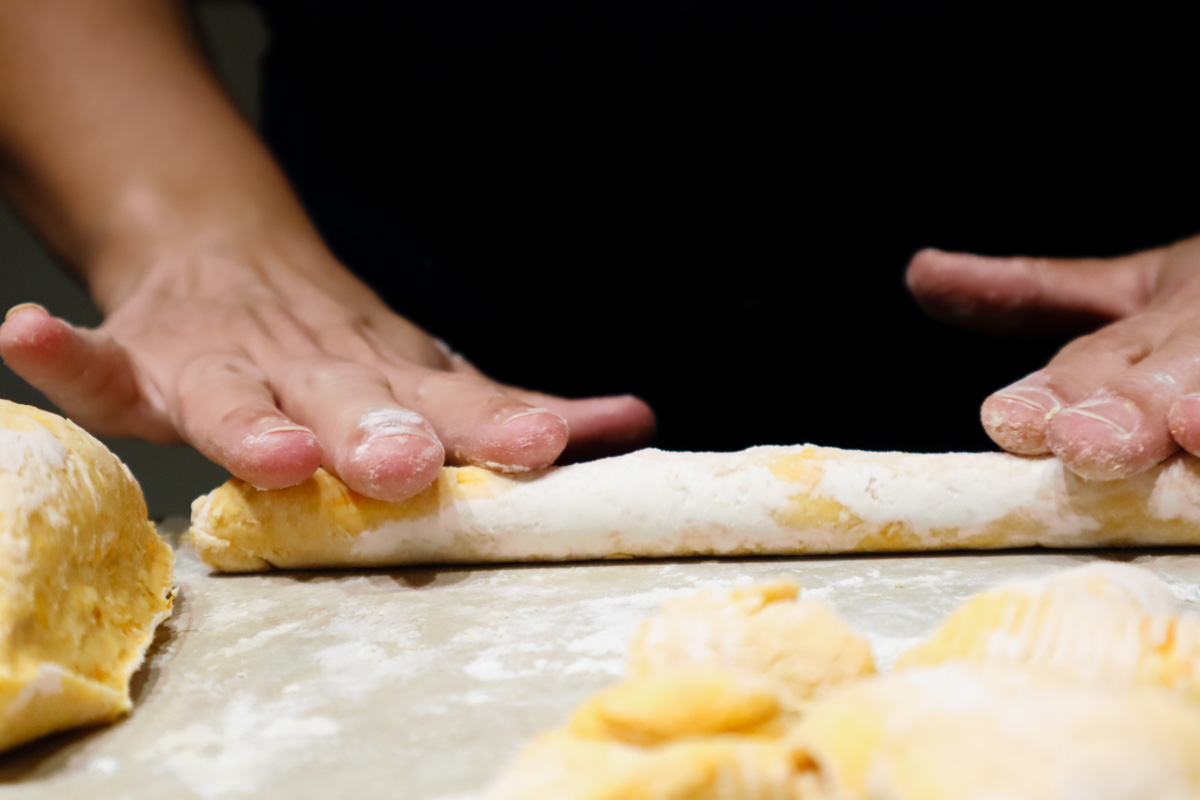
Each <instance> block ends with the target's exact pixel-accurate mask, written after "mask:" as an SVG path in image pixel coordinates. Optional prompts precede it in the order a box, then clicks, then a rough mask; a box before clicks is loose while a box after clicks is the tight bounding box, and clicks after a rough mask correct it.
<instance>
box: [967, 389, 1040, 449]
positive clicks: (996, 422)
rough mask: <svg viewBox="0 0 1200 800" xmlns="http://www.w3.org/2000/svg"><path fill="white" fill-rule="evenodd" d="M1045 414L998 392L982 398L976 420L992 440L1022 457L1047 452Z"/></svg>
mask: <svg viewBox="0 0 1200 800" xmlns="http://www.w3.org/2000/svg"><path fill="white" fill-rule="evenodd" d="M1047 414H1048V412H1047V411H1045V410H1044V409H1042V408H1038V407H1036V406H1032V405H1030V404H1028V403H1027V402H1025V401H1024V400H1022V399H1020V398H1015V397H1012V396H1009V395H1006V394H1003V393H1000V392H998V393H996V394H994V395H992V396H991V397H989V398H987V399H986V400H984V401H983V405H982V406H981V407H980V409H979V419H980V422H982V423H983V429H984V430H985V431H986V432H987V435H988V436H990V437H991V439H992V441H993V442H995V443H996V444H997V445H999V446H1000V447H1002V448H1003V449H1005V450H1007V451H1008V452H1010V453H1016V454H1017V455H1022V456H1033V455H1044V454H1046V453H1049V452H1050V448H1049V446H1048V445H1047V444H1046V421H1047Z"/></svg>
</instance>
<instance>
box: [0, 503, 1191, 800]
mask: <svg viewBox="0 0 1200 800" xmlns="http://www.w3.org/2000/svg"><path fill="white" fill-rule="evenodd" d="M173 528H174V530H179V529H180V528H182V522H180V523H179V524H177V525H175V526H173ZM1097 557H1113V558H1119V559H1120V560H1132V561H1134V562H1135V563H1138V564H1141V565H1143V566H1146V567H1149V568H1151V569H1153V570H1154V571H1155V572H1156V573H1157V574H1159V575H1160V576H1161V577H1163V578H1164V579H1165V580H1167V582H1168V583H1169V584H1171V586H1172V587H1173V589H1174V590H1175V592H1176V593H1177V594H1178V595H1180V596H1181V597H1182V598H1183V599H1184V600H1185V601H1186V602H1187V604H1188V605H1189V607H1191V608H1193V609H1197V610H1200V551H1192V550H1189V551H1175V552H1171V553H1162V554H1154V555H1147V554H1144V553H1141V552H1139V551H1117V552H1108V553H1105V554H1101V555H1099V556H1098V555H1097V554H1095V553H1086V552H1072V553H1052V552H1016V553H983V554H966V555H961V554H950V555H922V556H882V557H842V558H809V559H792V558H778V559H750V560H727V561H671V562H668V561H659V562H615V563H586V564H573V565H535V566H517V567H513V566H506V567H453V568H436V567H435V568H419V569H402V570H373V571H357V572H354V571H351V572H297V573H267V574H263V575H245V576H217V575H213V574H211V573H210V572H209V570H208V568H207V567H205V566H204V565H203V564H201V563H200V562H199V561H198V559H197V558H196V556H195V554H194V553H193V552H192V551H191V550H190V549H189V548H187V547H184V548H182V549H181V550H179V552H178V561H177V567H176V570H177V579H178V583H179V587H180V593H179V596H178V598H177V600H176V604H177V611H176V613H175V615H174V616H173V617H172V618H171V619H170V620H169V621H168V622H167V623H165V624H164V626H163V628H162V630H161V632H160V636H159V639H158V641H157V643H156V645H155V647H154V648H152V650H151V652H150V654H149V656H148V661H147V666H146V668H145V669H144V670H143V671H142V673H140V674H139V675H138V676H137V677H136V678H135V680H134V692H133V695H134V709H133V712H132V714H131V715H130V716H129V717H127V718H126V719H125V720H123V721H122V722H120V723H118V724H116V725H114V726H112V727H109V728H104V729H95V730H91V731H85V732H80V733H73V734H65V735H61V736H58V737H54V738H51V739H48V740H45V741H43V742H39V743H35V744H33V745H31V746H28V747H25V748H22V749H18V750H15V751H13V752H11V753H8V754H5V755H2V756H0V795H2V796H3V797H5V799H6V800H7V798H10V797H12V798H59V797H96V798H109V797H121V798H143V797H144V798H147V799H149V798H155V800H159V799H160V798H162V797H171V798H202V799H203V800H215V798H242V797H245V798H275V797H278V798H284V797H286V798H317V797H321V798H327V797H331V796H332V797H343V796H349V795H351V794H353V795H354V796H356V797H358V798H361V799H362V800H370V799H371V798H389V799H393V798H403V800H452V799H453V800H466V798H477V797H480V796H481V794H482V791H483V788H484V786H485V785H486V784H487V783H488V782H489V781H490V780H491V779H492V778H493V777H494V776H495V775H496V774H497V773H498V772H499V771H500V770H501V769H503V768H504V766H505V765H506V764H507V763H508V762H509V761H510V760H511V759H512V757H513V755H514V754H515V753H516V752H517V750H518V749H519V748H520V747H521V745H522V744H523V743H524V742H525V741H526V740H527V739H529V737H531V736H532V735H534V734H536V733H537V732H539V731H543V730H546V729H548V728H552V727H554V726H556V725H559V724H561V723H562V721H563V720H564V719H566V717H567V716H568V715H569V713H570V711H571V709H573V708H575V707H576V706H578V705H579V704H580V703H581V702H583V701H584V699H585V698H587V697H588V696H590V695H592V694H594V693H596V692H598V691H600V690H601V689H603V688H604V687H606V686H610V685H612V684H613V683H614V682H615V681H616V679H617V677H618V676H619V675H620V674H621V673H622V671H623V669H624V661H625V653H626V651H627V649H628V646H629V643H630V641H631V639H632V637H633V635H634V633H635V631H636V629H637V626H638V623H639V622H640V621H641V620H642V619H644V618H645V617H647V616H649V615H650V614H652V613H653V612H654V611H655V610H656V609H657V608H658V607H659V606H660V605H661V604H662V603H663V602H664V601H665V600H667V599H669V598H671V597H675V596H680V595H685V594H690V593H692V592H694V591H695V590H696V589H701V588H727V587H731V586H734V585H736V584H739V583H748V582H750V581H763V580H770V579H774V578H785V579H790V580H793V581H796V582H798V583H799V584H801V585H802V586H803V587H804V588H805V590H806V594H807V595H808V596H815V597H824V598H825V599H827V600H829V601H830V602H832V603H833V604H834V605H836V607H837V608H838V610H839V611H840V612H842V613H843V614H844V615H845V616H846V617H847V619H849V621H850V622H851V623H852V624H853V625H854V626H855V627H856V628H857V629H858V630H860V631H861V632H863V633H864V634H866V636H867V637H868V638H869V639H870V641H871V644H872V646H873V648H874V650H875V653H876V657H877V659H878V660H879V662H880V664H881V665H882V666H884V667H886V666H890V664H891V661H892V660H893V659H895V657H896V656H897V655H898V654H899V653H900V651H901V650H903V649H904V648H906V647H907V646H909V645H911V644H913V643H915V642H916V641H917V640H918V639H919V638H921V637H922V636H924V635H926V634H928V633H929V632H930V631H932V630H933V629H934V628H935V627H936V626H937V625H938V624H939V623H940V622H941V621H943V620H944V619H945V618H946V616H947V615H948V614H949V613H950V612H951V611H952V610H953V609H954V608H955V607H956V606H957V605H959V604H960V603H961V602H962V601H963V600H965V599H966V598H967V597H969V596H970V595H972V594H974V593H976V592H978V591H980V590H981V589H983V588H985V587H987V586H989V585H991V584H994V583H997V582H999V581H1003V580H1009V579H1012V578H1018V577H1037V576H1041V575H1046V574H1048V573H1051V572H1054V571H1056V570H1060V569H1063V568H1066V567H1069V566H1072V565H1076V564H1080V563H1084V562H1086V561H1089V560H1092V559H1095V558H1097Z"/></svg>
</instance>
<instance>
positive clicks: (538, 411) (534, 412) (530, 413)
mask: <svg viewBox="0 0 1200 800" xmlns="http://www.w3.org/2000/svg"><path fill="white" fill-rule="evenodd" d="M538 414H550V415H553V416H557V414H554V412H553V411H551V410H550V409H548V408H531V409H529V410H528V411H520V412H518V413H516V414H513V415H512V416H511V417H509V418H508V419H506V420H504V422H501V423H500V425H501V427H503V426H504V425H507V424H508V423H510V422H515V421H516V420H519V419H521V418H522V417H533V416H537V415H538Z"/></svg>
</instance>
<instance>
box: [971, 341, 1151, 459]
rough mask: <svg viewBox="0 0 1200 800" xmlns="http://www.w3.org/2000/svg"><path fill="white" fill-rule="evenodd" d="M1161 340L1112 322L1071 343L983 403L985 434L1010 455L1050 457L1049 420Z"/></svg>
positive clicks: (1137, 360) (1129, 364)
mask: <svg viewBox="0 0 1200 800" xmlns="http://www.w3.org/2000/svg"><path fill="white" fill-rule="evenodd" d="M1160 338H1161V334H1159V333H1157V332H1156V331H1155V330H1153V327H1152V326H1150V325H1148V324H1147V323H1146V321H1145V320H1140V319H1139V320H1130V321H1127V322H1118V323H1114V324H1113V325H1110V326H1108V327H1107V328H1103V329H1101V330H1099V331H1097V332H1096V333H1093V334H1089V335H1087V336H1082V337H1080V338H1078V339H1076V340H1074V341H1073V342H1071V343H1070V344H1068V345H1067V346H1066V347H1064V348H1063V349H1062V350H1060V351H1059V352H1058V354H1057V355H1056V356H1055V357H1054V358H1053V359H1051V361H1050V363H1049V364H1047V365H1046V367H1044V368H1043V369H1041V370H1039V371H1037V372H1035V373H1033V374H1032V375H1029V376H1026V377H1025V378H1022V379H1021V380H1019V381H1017V382H1016V383H1014V384H1012V385H1010V386H1006V387H1005V388H1003V389H1001V390H1000V391H998V392H996V393H995V394H993V395H991V396H990V397H988V398H987V399H986V400H984V401H983V406H982V408H981V413H980V418H981V420H982V422H983V427H984V429H985V430H986V431H987V433H988V435H989V436H991V437H992V440H993V441H994V442H996V444H998V445H1000V446H1001V447H1003V448H1004V449H1005V450H1008V451H1009V452H1011V453H1018V454H1021V455H1042V454H1046V453H1049V452H1051V446H1050V442H1049V440H1048V439H1047V432H1048V430H1049V426H1050V423H1051V420H1052V419H1054V418H1055V417H1056V416H1057V415H1058V414H1059V413H1061V412H1062V410H1063V409H1065V408H1066V407H1067V406H1070V405H1073V404H1075V403H1078V402H1081V401H1083V400H1085V399H1086V398H1087V397H1088V396H1089V395H1091V394H1092V392H1094V391H1096V390H1097V389H1099V388H1100V387H1101V386H1102V385H1103V384H1104V382H1105V381H1107V380H1110V379H1111V378H1114V377H1116V376H1117V375H1119V374H1120V373H1122V372H1124V371H1125V370H1127V369H1128V368H1129V367H1130V366H1131V365H1133V364H1136V363H1137V362H1139V361H1141V360H1142V359H1143V358H1145V357H1146V355H1147V354H1149V353H1150V352H1151V351H1152V350H1153V348H1154V346H1155V344H1157V342H1158V340H1159V339H1160Z"/></svg>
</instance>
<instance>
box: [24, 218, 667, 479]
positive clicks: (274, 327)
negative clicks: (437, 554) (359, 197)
mask: <svg viewBox="0 0 1200 800" xmlns="http://www.w3.org/2000/svg"><path fill="white" fill-rule="evenodd" d="M219 250H220V251H219V252H215V251H213V250H209V251H206V252H199V253H194V254H189V255H179V254H176V257H173V258H169V259H161V260H160V261H159V263H157V264H154V265H152V266H150V267H148V268H146V269H145V270H144V272H142V275H143V277H142V279H141V280H140V281H138V282H135V283H130V284H129V287H130V289H129V292H128V294H127V295H126V296H124V297H122V298H121V299H120V301H119V302H118V303H116V304H115V306H114V307H113V309H112V310H111V313H110V314H109V315H108V317H107V319H106V320H105V322H104V324H103V325H101V326H100V327H99V328H98V329H96V330H86V329H82V328H78V327H75V326H72V325H71V324H69V323H68V322H66V321H64V320H61V319H56V318H55V317H52V316H51V315H50V314H49V313H47V312H46V310H44V309H42V308H41V307H38V306H30V305H26V306H18V307H17V308H16V309H14V310H13V311H12V312H10V314H9V316H8V318H7V320H6V321H5V322H4V324H3V325H2V326H0V355H2V356H3V358H4V361H5V362H6V363H7V364H8V366H9V367H11V368H12V369H13V371H14V372H16V373H17V374H18V375H20V376H21V377H23V378H25V380H27V381H29V383H31V384H32V385H34V386H35V387H37V388H38V389H40V390H41V391H42V392H43V393H44V394H45V395H46V396H47V397H48V398H50V399H51V400H52V401H53V402H54V403H56V404H57V405H58V406H59V407H60V408H61V409H62V410H63V411H64V412H65V413H66V414H67V415H68V416H70V417H71V418H73V419H74V420H76V421H77V422H79V423H80V424H81V425H83V426H84V427H85V428H88V429H89V430H91V431H93V432H94V433H98V434H110V435H117V436H135V437H140V438H144V439H149V440H151V441H157V442H164V443H165V442H177V441H186V442H189V443H191V444H193V445H194V446H195V447H196V448H197V449H199V450H200V451H201V452H202V453H204V454H205V455H206V456H208V457H209V458H210V459H212V460H213V461H215V462H217V463H218V464H221V465H223V466H224V467H226V468H227V469H228V470H229V471H230V472H232V473H233V474H234V475H236V476H238V477H240V478H243V479H245V480H247V481H249V482H250V483H252V484H254V485H255V486H259V487H263V488H275V487H282V486H288V485H291V484H294V483H297V482H299V481H301V480H303V479H304V478H306V477H308V476H309V475H311V474H312V472H313V471H314V470H315V469H316V468H317V465H318V464H322V465H324V466H325V467H326V468H328V469H329V470H331V471H333V472H335V473H337V474H338V475H339V476H340V477H341V478H342V479H343V480H344V481H345V482H346V483H347V484H348V485H349V486H350V487H351V488H353V489H355V490H356V491H358V492H361V493H362V494H365V495H368V496H371V497H376V498H381V499H388V500H397V499H401V498H404V497H408V496H410V495H412V494H414V493H416V492H418V491H420V490H421V489H423V488H424V487H425V486H428V485H429V484H430V482H432V481H433V479H434V478H435V477H436V475H437V471H438V469H439V468H440V467H441V466H442V464H443V463H444V462H448V463H451V464H474V465H479V466H486V467H491V468H495V469H501V470H510V471H520V470H528V469H534V468H539V467H544V466H547V465H549V464H552V463H553V462H555V461H556V460H557V459H560V458H562V457H564V456H565V457H566V458H568V459H570V458H581V457H587V456H592V455H599V454H605V453H612V452H619V451H622V450H625V449H629V448H632V447H634V446H638V445H641V444H643V443H645V442H646V441H648V439H649V438H650V437H651V435H652V434H653V430H654V417H653V414H652V413H651V411H650V409H649V408H648V407H647V406H646V404H645V403H643V402H642V401H640V400H638V399H637V398H634V397H628V396H625V397H610V398H597V399H589V400H564V399H562V398H558V397H552V396H549V395H545V394H539V393H537V392H532V391H525V390H521V389H515V388H512V387H509V386H504V385H502V384H499V383H496V382H495V381H492V380H490V379H488V378H487V377H485V376H484V375H482V374H481V373H479V372H478V371H477V370H476V369H474V368H473V367H472V366H471V365H470V364H469V363H468V362H467V361H466V360H464V359H463V358H462V357H460V356H458V355H455V354H453V353H451V352H450V351H449V350H448V349H447V348H446V347H445V345H443V344H441V343H440V342H438V341H437V340H435V339H433V338H432V337H430V336H429V335H427V334H426V333H424V332H423V331H421V330H420V329H419V328H417V327H416V326H414V325H412V324H411V323H409V322H407V321H406V320H404V319H402V318H401V317H399V316H397V315H396V314H394V313H392V312H391V311H390V310H389V309H388V308H387V307H385V306H384V304H383V303H382V302H381V301H380V300H379V299H378V298H377V297H376V296H375V295H374V294H373V293H372V292H371V291H370V290H369V289H368V288H367V287H366V286H364V285H363V284H361V283H360V282H359V281H358V280H357V279H355V278H354V277H352V276H351V275H350V274H349V273H348V272H346V271H345V270H343V269H342V268H341V267H340V266H339V265H337V264H336V263H335V262H334V261H333V260H332V258H331V257H329V256H328V254H327V253H325V251H324V250H323V248H322V247H321V246H320V244H319V242H315V241H312V242H309V243H308V244H307V245H306V248H305V249H304V250H300V251H290V252H283V251H281V250H279V249H275V250H271V251H265V250H264V248H263V247H262V246H261V241H259V242H257V243H256V244H255V245H254V246H249V245H245V246H243V245H240V244H237V245H234V244H227V245H224V246H222V247H221V248H220V249H219ZM298 265H299V266H298ZM133 271H134V272H139V271H141V270H137V269H134V270H133ZM497 335H503V334H502V332H498V333H497Z"/></svg>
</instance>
